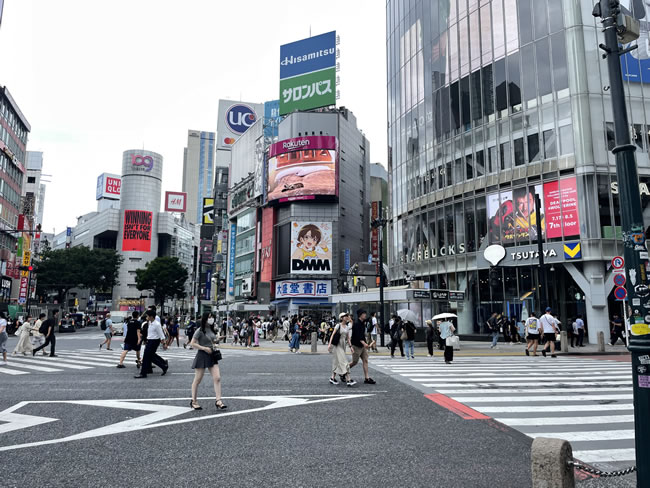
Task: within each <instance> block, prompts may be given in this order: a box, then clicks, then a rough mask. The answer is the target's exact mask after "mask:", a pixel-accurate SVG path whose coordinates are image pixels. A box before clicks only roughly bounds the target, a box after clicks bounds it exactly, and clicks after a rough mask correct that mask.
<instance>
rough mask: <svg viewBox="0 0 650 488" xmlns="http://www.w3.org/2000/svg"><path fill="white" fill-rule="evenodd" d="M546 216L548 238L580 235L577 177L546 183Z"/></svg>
mask: <svg viewBox="0 0 650 488" xmlns="http://www.w3.org/2000/svg"><path fill="white" fill-rule="evenodd" d="M544 215H545V216H546V237H547V238H553V237H562V234H564V236H565V237H573V236H579V235H580V217H579V216H578V188H577V183H576V178H575V176H573V177H571V178H565V179H562V180H560V181H552V182H550V183H544Z"/></svg>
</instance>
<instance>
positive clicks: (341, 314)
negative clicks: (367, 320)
mask: <svg viewBox="0 0 650 488" xmlns="http://www.w3.org/2000/svg"><path fill="white" fill-rule="evenodd" d="M348 315H349V314H348V313H347V312H341V313H340V314H339V320H341V319H342V318H343V317H347V316H348Z"/></svg>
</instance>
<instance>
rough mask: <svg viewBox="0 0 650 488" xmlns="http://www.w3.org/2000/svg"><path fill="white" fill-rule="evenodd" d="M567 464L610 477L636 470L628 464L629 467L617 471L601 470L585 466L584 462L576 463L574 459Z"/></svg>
mask: <svg viewBox="0 0 650 488" xmlns="http://www.w3.org/2000/svg"><path fill="white" fill-rule="evenodd" d="M567 464H568V465H569V466H573V467H574V468H575V469H579V470H580V471H585V472H587V473H591V474H595V475H597V476H602V477H603V478H611V477H615V476H625V475H626V474H630V473H634V472H635V471H636V466H630V467H629V468H625V469H619V470H618V471H601V470H599V469H595V468H592V467H591V466H586V465H584V464H580V463H577V462H575V461H568V462H567Z"/></svg>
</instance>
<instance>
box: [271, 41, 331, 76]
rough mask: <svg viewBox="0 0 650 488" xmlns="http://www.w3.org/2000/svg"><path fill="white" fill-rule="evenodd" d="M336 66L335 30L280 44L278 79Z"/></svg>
mask: <svg viewBox="0 0 650 488" xmlns="http://www.w3.org/2000/svg"><path fill="white" fill-rule="evenodd" d="M335 66H336V31H332V32H326V33H325V34H321V35H319V36H314V37H309V38H307V39H302V40H300V41H296V42H292V43H290V44H284V45H283V46H280V79H281V80H283V79H285V78H291V77H292V76H298V75H302V74H305V73H311V72H313V71H320V70H322V69H325V68H333V67H335Z"/></svg>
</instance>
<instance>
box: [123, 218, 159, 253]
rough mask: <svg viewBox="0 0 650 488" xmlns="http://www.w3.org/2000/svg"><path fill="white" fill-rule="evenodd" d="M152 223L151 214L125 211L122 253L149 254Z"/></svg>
mask: <svg viewBox="0 0 650 488" xmlns="http://www.w3.org/2000/svg"><path fill="white" fill-rule="evenodd" d="M152 222H153V212H148V211H146V210H125V211H124V224H123V225H124V234H123V236H122V251H140V252H151V230H152Z"/></svg>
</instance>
